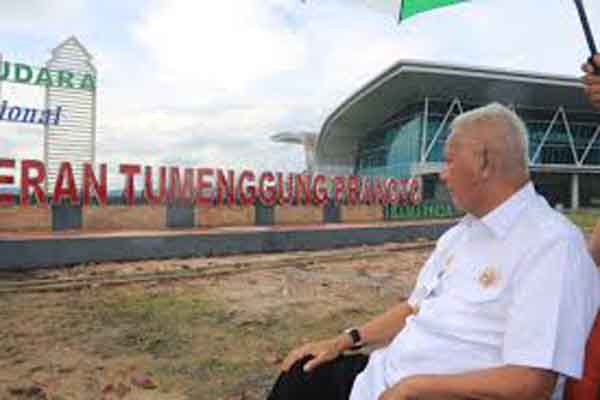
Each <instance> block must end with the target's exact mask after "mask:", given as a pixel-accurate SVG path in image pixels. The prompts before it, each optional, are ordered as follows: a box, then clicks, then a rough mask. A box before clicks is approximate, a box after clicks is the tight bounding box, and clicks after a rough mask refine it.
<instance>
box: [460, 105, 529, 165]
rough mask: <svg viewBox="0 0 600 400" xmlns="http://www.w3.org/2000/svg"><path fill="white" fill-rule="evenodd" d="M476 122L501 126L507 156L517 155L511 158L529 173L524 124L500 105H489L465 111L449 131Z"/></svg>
mask: <svg viewBox="0 0 600 400" xmlns="http://www.w3.org/2000/svg"><path fill="white" fill-rule="evenodd" d="M478 122H496V123H499V124H501V125H503V126H504V127H505V128H507V129H504V131H505V133H506V136H505V141H506V143H505V144H506V146H507V150H508V155H513V156H514V155H517V154H518V153H521V154H519V155H517V157H516V158H512V157H511V159H512V161H515V162H517V163H518V164H519V166H520V167H521V168H522V170H523V172H526V173H527V174H528V173H529V172H528V171H529V140H528V134H527V127H526V125H525V122H523V120H522V119H521V117H519V116H518V115H517V114H516V113H515V112H514V111H512V110H511V109H509V108H508V107H506V106H503V105H502V104H500V103H490V104H488V105H486V106H483V107H479V108H476V109H474V110H471V111H467V112H465V113H463V114H461V115H459V116H457V117H456V118H455V119H454V121H452V124H451V125H450V130H451V131H454V130H455V128H456V127H459V126H463V125H471V124H475V123H478Z"/></svg>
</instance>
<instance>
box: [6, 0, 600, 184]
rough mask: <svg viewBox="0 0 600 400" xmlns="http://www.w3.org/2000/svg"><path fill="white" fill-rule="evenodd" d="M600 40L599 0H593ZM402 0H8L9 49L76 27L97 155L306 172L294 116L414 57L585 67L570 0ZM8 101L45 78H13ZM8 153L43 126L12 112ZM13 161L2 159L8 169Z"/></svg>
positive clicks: (26, 47) (19, 154)
mask: <svg viewBox="0 0 600 400" xmlns="http://www.w3.org/2000/svg"><path fill="white" fill-rule="evenodd" d="M584 3H585V6H586V8H587V11H588V14H589V18H590V22H591V24H592V29H593V31H594V32H595V33H596V36H597V39H598V41H600V2H598V1H592V0H584ZM398 4H399V0H307V1H306V2H305V3H303V2H301V1H300V0H218V1H211V2H209V1H195V0H103V1H95V0H20V1H14V0H0V52H1V53H2V54H3V58H4V59H5V60H10V61H13V62H24V63H27V64H31V65H39V66H41V65H43V64H45V62H46V61H47V60H48V59H49V58H50V51H51V49H52V48H54V47H56V46H57V45H58V44H59V43H61V42H62V41H64V40H65V39H67V38H68V37H70V36H72V35H75V36H76V37H77V38H78V39H79V40H80V41H81V43H82V44H83V45H84V46H85V47H86V48H87V49H88V51H89V52H90V53H91V54H92V55H93V56H94V59H93V63H94V64H95V66H96V68H97V70H98V121H97V126H98V127H97V144H96V149H97V161H99V162H106V163H108V164H109V165H110V166H111V168H116V166H117V165H118V164H120V163H138V164H142V165H154V166H156V165H178V166H194V167H214V168H227V169H235V170H238V171H239V170H241V169H244V168H248V169H252V170H254V171H257V172H259V171H264V170H271V171H284V172H300V171H302V170H303V169H304V156H303V150H302V148H301V147H300V146H296V145H289V144H276V143H272V142H271V141H270V139H269V136H270V135H272V134H274V133H276V132H280V131H285V130H301V131H314V132H319V131H320V129H321V126H322V125H323V123H324V121H325V119H326V118H327V116H328V115H329V114H330V113H331V112H332V111H333V110H334V109H335V108H336V107H337V106H338V105H339V104H340V103H341V102H342V101H344V100H345V99H346V98H348V97H349V96H350V95H352V93H354V92H355V91H356V90H358V89H359V88H360V87H361V86H362V85H364V84H365V83H367V82H368V81H369V80H371V79H373V78H374V77H375V76H377V75H378V74H379V73H381V72H382V71H383V70H384V69H385V68H386V67H388V66H390V65H391V64H393V63H395V62H397V61H399V60H402V59H413V60H424V61H435V62H440V63H458V64H466V65H473V66H486V67H493V68H507V69H517V70H525V71H533V72H544V73H557V74H563V75H570V76H580V72H579V66H580V65H581V63H582V62H583V61H584V60H585V58H587V55H588V50H587V47H586V43H585V40H584V37H583V33H582V29H581V26H580V24H579V21H578V18H577V14H576V10H575V6H574V4H573V2H572V1H571V0H473V1H470V2H464V3H461V4H460V5H456V6H453V7H446V8H442V9H438V10H435V11H431V12H428V13H425V14H421V15H419V16H416V17H413V18H411V19H408V20H406V21H404V22H403V23H402V24H397V20H396V15H397V10H398ZM1 96H2V99H4V100H7V101H8V102H9V104H13V105H22V106H30V107H31V106H33V107H42V105H43V90H42V89H40V88H38V87H32V86H26V85H17V84H10V83H4V84H3V86H2V92H1ZM0 158H15V159H19V160H20V159H25V158H35V159H40V160H41V159H43V128H41V127H39V126H29V125H24V124H14V123H8V122H4V121H0ZM0 172H1V171H0Z"/></svg>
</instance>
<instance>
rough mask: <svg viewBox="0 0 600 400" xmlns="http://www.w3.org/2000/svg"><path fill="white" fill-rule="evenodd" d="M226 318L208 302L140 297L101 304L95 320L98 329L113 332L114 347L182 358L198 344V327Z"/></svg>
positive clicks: (129, 296)
mask: <svg viewBox="0 0 600 400" xmlns="http://www.w3.org/2000/svg"><path fill="white" fill-rule="evenodd" d="M222 314H223V313H221V312H219V310H218V309H217V308H215V307H214V305H212V304H211V303H210V302H209V301H207V300H204V299H199V298H194V297H189V296H188V297H185V296H177V295H173V294H169V293H162V294H159V295H148V294H144V293H137V294H121V295H118V296H116V297H113V298H111V299H108V300H103V301H101V302H99V303H98V305H97V306H96V308H95V310H94V312H93V313H92V318H93V319H94V321H93V323H94V325H95V326H97V327H100V328H101V329H102V330H104V331H107V330H108V331H109V332H112V335H113V336H115V337H114V345H116V346H117V347H120V348H121V349H122V350H124V351H128V352H142V353H150V354H153V355H161V356H179V355H181V354H184V353H185V352H186V351H187V350H188V349H189V348H190V346H191V345H192V343H193V342H194V337H195V335H196V334H197V330H196V329H195V326H196V325H197V324H199V323H200V322H201V321H202V320H205V321H206V320H207V319H211V320H212V319H219V318H222ZM115 350H116V349H115Z"/></svg>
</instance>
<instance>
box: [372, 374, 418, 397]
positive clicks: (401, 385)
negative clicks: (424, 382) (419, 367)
mask: <svg viewBox="0 0 600 400" xmlns="http://www.w3.org/2000/svg"><path fill="white" fill-rule="evenodd" d="M418 386H419V380H418V377H413V378H406V379H403V380H401V381H400V382H398V383H396V384H395V385H394V386H392V387H391V388H388V389H387V390H386V391H385V392H383V393H382V394H381V395H380V396H379V399H378V400H416V399H421V397H418V395H419V389H418Z"/></svg>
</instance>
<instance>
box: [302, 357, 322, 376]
mask: <svg viewBox="0 0 600 400" xmlns="http://www.w3.org/2000/svg"><path fill="white" fill-rule="evenodd" d="M323 361H324V360H323V355H322V354H319V355H318V356H317V357H315V358H313V359H312V360H310V361H309V362H307V363H306V364H304V372H310V371H312V370H313V369H314V368H316V367H318V366H319V365H320V364H321V363H323Z"/></svg>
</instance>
